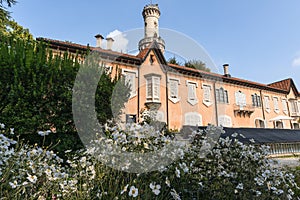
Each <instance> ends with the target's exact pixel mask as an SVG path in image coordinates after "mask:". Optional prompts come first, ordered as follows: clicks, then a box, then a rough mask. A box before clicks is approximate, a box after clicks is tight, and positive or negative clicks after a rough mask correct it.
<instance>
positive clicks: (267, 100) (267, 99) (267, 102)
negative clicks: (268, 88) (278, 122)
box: [264, 95, 271, 113]
mask: <svg viewBox="0 0 300 200" xmlns="http://www.w3.org/2000/svg"><path fill="white" fill-rule="evenodd" d="M264 106H265V110H266V112H267V113H270V112H271V109H270V96H268V95H265V96H264Z"/></svg>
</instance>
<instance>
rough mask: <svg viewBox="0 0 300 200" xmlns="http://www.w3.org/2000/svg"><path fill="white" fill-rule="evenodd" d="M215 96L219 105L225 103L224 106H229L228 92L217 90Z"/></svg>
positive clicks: (222, 89) (221, 88)
mask: <svg viewBox="0 0 300 200" xmlns="http://www.w3.org/2000/svg"><path fill="white" fill-rule="evenodd" d="M215 93H216V94H215V95H216V100H217V102H218V103H223V104H229V100H228V91H227V90H226V89H225V88H223V87H220V88H216V91H215Z"/></svg>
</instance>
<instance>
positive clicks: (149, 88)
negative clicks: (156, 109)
mask: <svg viewBox="0 0 300 200" xmlns="http://www.w3.org/2000/svg"><path fill="white" fill-rule="evenodd" d="M147 98H152V78H151V77H150V78H147Z"/></svg>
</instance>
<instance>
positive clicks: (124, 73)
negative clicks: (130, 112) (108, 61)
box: [121, 69, 138, 99]
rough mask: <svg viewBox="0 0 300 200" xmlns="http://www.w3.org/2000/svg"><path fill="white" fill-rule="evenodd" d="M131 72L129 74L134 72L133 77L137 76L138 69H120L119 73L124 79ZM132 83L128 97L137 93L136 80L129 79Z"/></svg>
mask: <svg viewBox="0 0 300 200" xmlns="http://www.w3.org/2000/svg"><path fill="white" fill-rule="evenodd" d="M129 73H131V74H135V78H138V71H137V70H131V69H122V72H121V74H122V75H123V76H124V77H125V80H126V76H127V75H128V74H129ZM130 81H132V83H133V88H132V89H133V90H132V91H131V92H130V97H129V98H130V99H131V98H133V97H135V96H136V95H137V90H136V80H135V79H134V80H130Z"/></svg>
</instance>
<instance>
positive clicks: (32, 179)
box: [27, 174, 37, 183]
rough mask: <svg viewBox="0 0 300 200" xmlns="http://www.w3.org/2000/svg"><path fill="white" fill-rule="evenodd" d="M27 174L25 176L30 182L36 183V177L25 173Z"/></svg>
mask: <svg viewBox="0 0 300 200" xmlns="http://www.w3.org/2000/svg"><path fill="white" fill-rule="evenodd" d="M27 175H28V176H27V179H28V180H29V181H30V182H31V183H36V181H37V177H36V175H33V176H32V175H30V174H27Z"/></svg>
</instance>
